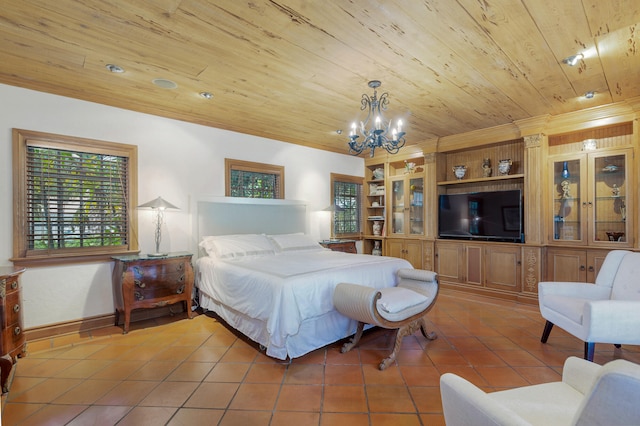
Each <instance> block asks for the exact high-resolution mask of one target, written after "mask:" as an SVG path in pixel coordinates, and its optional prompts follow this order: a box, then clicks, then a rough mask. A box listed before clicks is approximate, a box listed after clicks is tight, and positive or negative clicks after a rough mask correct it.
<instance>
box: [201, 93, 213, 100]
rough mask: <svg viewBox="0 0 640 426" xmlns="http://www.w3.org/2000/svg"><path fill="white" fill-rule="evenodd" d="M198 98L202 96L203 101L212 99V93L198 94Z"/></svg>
mask: <svg viewBox="0 0 640 426" xmlns="http://www.w3.org/2000/svg"><path fill="white" fill-rule="evenodd" d="M200 96H202V97H203V98H205V99H211V98H213V93H211V92H200Z"/></svg>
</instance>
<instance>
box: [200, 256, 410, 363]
mask: <svg viewBox="0 0 640 426" xmlns="http://www.w3.org/2000/svg"><path fill="white" fill-rule="evenodd" d="M400 268H412V266H411V264H410V263H409V262H407V261H405V260H403V259H398V258H393V257H381V256H371V255H359V254H346V253H340V252H333V251H330V250H312V251H296V252H292V253H282V254H276V255H271V256H260V257H244V258H237V259H232V260H220V259H217V258H214V257H204V258H200V259H198V262H197V264H196V270H197V280H196V283H197V286H198V288H199V289H200V291H202V292H203V293H205V294H206V295H208V296H209V297H211V298H213V299H214V300H216V301H217V302H219V303H222V304H223V305H226V306H228V307H230V308H232V309H233V310H235V311H238V312H240V313H242V314H244V315H246V316H248V317H250V318H254V319H257V320H260V321H263V322H264V323H265V324H266V329H267V333H268V335H269V342H268V345H265V346H267V355H270V356H274V357H276V358H280V359H284V358H286V349H284V348H286V340H287V338H288V337H290V336H294V335H295V334H296V333H298V330H299V328H300V325H301V323H302V322H303V321H305V320H309V319H313V318H317V317H320V316H322V315H324V314H326V313H327V312H330V311H332V310H334V307H333V303H332V298H333V291H334V289H335V286H336V285H337V284H338V283H340V282H351V283H357V284H362V285H367V286H370V287H374V288H383V287H391V286H394V285H395V284H396V271H397V270H398V269H400ZM283 351H284V352H283Z"/></svg>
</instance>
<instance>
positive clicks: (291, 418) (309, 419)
mask: <svg viewBox="0 0 640 426" xmlns="http://www.w3.org/2000/svg"><path fill="white" fill-rule="evenodd" d="M319 424H320V413H319V412H313V413H304V412H291V411H276V412H275V413H273V417H272V418H271V423H269V425H270V426H292V425H305V426H312V425H319ZM350 426H351V425H350Z"/></svg>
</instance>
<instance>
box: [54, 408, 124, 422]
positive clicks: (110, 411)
mask: <svg viewBox="0 0 640 426" xmlns="http://www.w3.org/2000/svg"><path fill="white" fill-rule="evenodd" d="M132 408H133V407H127V406H109V405H92V406H91V407H88V408H87V409H86V410H84V411H83V412H82V413H80V415H78V417H76V418H74V419H73V420H72V421H71V422H69V423H68V424H67V425H66V426H93V425H96V426H97V425H105V426H106V425H115V424H117V423H118V422H119V421H120V420H121V419H122V418H123V417H124V416H126V415H127V413H128V412H129V411H131V409H132Z"/></svg>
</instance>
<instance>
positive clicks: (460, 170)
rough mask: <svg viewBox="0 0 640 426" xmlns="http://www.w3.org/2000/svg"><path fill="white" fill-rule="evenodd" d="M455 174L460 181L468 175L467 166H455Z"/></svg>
mask: <svg viewBox="0 0 640 426" xmlns="http://www.w3.org/2000/svg"><path fill="white" fill-rule="evenodd" d="M453 174H454V176H455V177H456V179H458V180H460V179H462V178H463V177H464V175H465V174H467V166H462V165H460V166H453Z"/></svg>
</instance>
